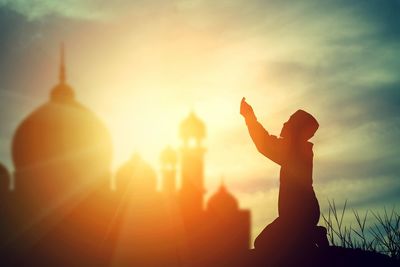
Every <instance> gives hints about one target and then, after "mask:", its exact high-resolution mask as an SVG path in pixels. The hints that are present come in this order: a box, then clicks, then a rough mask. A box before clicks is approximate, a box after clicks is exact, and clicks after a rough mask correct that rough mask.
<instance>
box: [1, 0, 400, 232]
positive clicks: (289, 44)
mask: <svg viewBox="0 0 400 267" xmlns="http://www.w3.org/2000/svg"><path fill="white" fill-rule="evenodd" d="M399 12H400V1H395V0H393V1H390V0H388V1H378V0H376V1H373V0H365V1H341V0H338V1H291V2H289V1H244V0H243V1H242V0H232V1H124V0H120V1H102V0H100V1H94V0H92V1H89V0H88V1H78V0H65V1H50V0H47V1H46V0H43V1H39V0H32V1H28V0H26V1H25V0H14V1H6V0H0V58H1V61H0V109H1V112H0V120H1V124H0V125H1V126H0V161H1V162H3V163H4V164H5V165H6V166H7V167H8V168H9V169H10V170H11V171H12V168H13V167H12V162H11V156H10V147H11V140H12V135H13V132H14V131H15V129H16V127H17V125H18V124H19V122H20V121H21V120H22V119H23V118H24V117H26V116H27V115H28V114H29V112H31V111H32V110H33V109H34V108H35V107H37V106H39V105H40V104H42V103H44V102H45V101H46V100H47V99H48V94H49V91H50V89H51V87H52V86H53V85H54V84H55V83H56V82H57V64H58V46H59V43H60V42H61V41H63V42H65V44H66V50H67V73H68V74H67V75H68V81H69V83H70V84H71V85H72V87H73V88H75V92H76V94H77V96H78V99H79V100H80V101H81V102H82V103H84V104H85V105H86V106H88V107H89V108H90V109H92V110H93V111H94V112H95V113H96V114H97V115H98V116H99V117H101V118H102V120H103V121H104V122H105V124H106V125H107V126H108V128H109V129H110V132H111V134H112V136H113V141H114V146H115V151H114V163H113V166H114V168H117V167H118V166H119V165H121V164H122V163H123V161H124V160H126V159H128V158H129V156H130V154H131V153H132V152H133V151H139V152H140V153H142V154H143V155H144V158H146V159H147V160H148V161H149V162H151V163H152V164H153V166H154V168H156V169H157V168H158V166H157V164H158V153H159V151H160V150H161V149H162V148H163V147H164V146H165V145H167V144H172V145H174V146H175V147H178V146H179V140H178V139H177V127H178V125H179V122H180V120H182V119H183V118H184V117H185V116H186V114H187V113H188V112H189V111H190V110H195V111H196V113H198V115H199V116H200V117H201V118H202V119H203V120H204V121H205V123H206V124H207V127H208V128H207V129H208V134H207V140H206V144H207V149H208V152H207V155H206V164H207V165H206V166H207V170H206V174H207V178H206V179H207V181H206V183H207V187H208V188H209V193H210V192H213V191H214V190H215V188H216V187H217V186H218V184H219V182H220V179H221V176H223V177H224V180H225V183H226V184H227V185H228V187H229V188H230V189H231V191H232V192H234V194H235V195H236V196H238V198H239V200H240V203H241V206H242V207H246V208H251V209H252V211H253V226H254V227H253V228H254V230H253V231H254V235H255V234H256V233H257V232H258V231H259V230H260V228H262V227H263V226H264V225H265V224H266V223H267V222H268V221H271V220H272V219H273V218H274V217H275V216H276V206H277V203H276V199H277V186H278V179H277V177H278V173H279V168H278V166H275V165H274V164H273V163H272V162H268V161H267V160H265V159H264V158H263V157H262V156H261V155H258V154H257V152H256V150H255V148H254V146H253V145H252V144H251V140H250V139H249V137H248V134H247V132H246V129H245V125H244V123H243V121H242V118H241V117H240V116H239V114H238V107H239V102H240V99H241V97H242V96H246V97H247V99H248V101H249V102H250V103H251V104H253V106H254V109H255V111H256V113H257V115H258V117H259V120H260V121H261V122H262V123H263V124H264V125H265V126H266V128H267V129H268V130H270V131H271V132H272V133H275V134H277V133H279V131H280V127H281V125H282V123H283V122H285V121H286V120H287V118H288V117H289V116H290V115H291V114H292V113H293V112H294V111H295V110H297V109H299V108H303V109H305V110H308V111H309V112H311V113H312V114H313V115H314V116H315V117H316V118H317V119H318V120H319V122H320V129H319V131H318V133H317V135H316V136H315V137H314V138H313V139H312V141H313V142H314V143H315V146H314V154H315V161H314V185H315V189H316V191H317V195H318V196H319V199H320V202H321V205H322V208H323V209H324V208H325V207H326V204H327V199H335V200H336V202H338V203H343V202H344V200H345V199H347V200H348V201H349V205H350V206H351V207H352V208H356V209H359V210H365V209H373V210H379V209H381V208H383V207H384V206H387V207H391V206H392V205H396V204H397V205H398V204H399V202H400V177H399V176H400V168H399V166H400V150H399V147H400V140H399V138H398V137H399V136H400V112H399V111H400V75H399V70H400V52H399V51H400V16H399V15H398V14H399ZM142 114H146V117H147V118H148V119H146V120H144V119H143V116H141V115H142ZM160 114H162V115H160ZM149 121H150V122H149ZM160 129H162V130H160ZM144 139H146V140H144Z"/></svg>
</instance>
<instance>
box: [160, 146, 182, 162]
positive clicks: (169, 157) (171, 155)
mask: <svg viewBox="0 0 400 267" xmlns="http://www.w3.org/2000/svg"><path fill="white" fill-rule="evenodd" d="M177 158H178V156H177V154H176V151H175V150H174V149H173V148H172V147H171V146H167V147H166V148H165V149H164V150H163V151H162V152H161V156H160V160H161V163H162V164H165V165H172V166H175V165H176V163H177V161H178V159H177Z"/></svg>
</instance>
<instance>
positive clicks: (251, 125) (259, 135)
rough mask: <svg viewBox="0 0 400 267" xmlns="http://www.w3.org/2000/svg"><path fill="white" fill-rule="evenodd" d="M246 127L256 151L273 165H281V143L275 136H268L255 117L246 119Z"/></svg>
mask: <svg viewBox="0 0 400 267" xmlns="http://www.w3.org/2000/svg"><path fill="white" fill-rule="evenodd" d="M246 125H247V129H248V130H249V134H250V136H251V139H253V143H254V144H255V145H256V148H257V150H258V151H259V152H260V153H261V154H263V155H264V156H266V157H267V158H269V159H270V160H272V161H274V162H275V163H278V164H281V163H282V155H283V151H282V149H283V147H282V144H281V142H282V141H281V140H280V139H278V138H277V137H276V136H273V135H270V134H269V133H268V131H267V130H265V129H264V127H263V126H262V125H261V124H260V123H259V122H258V121H257V119H256V117H255V116H254V117H247V118H246Z"/></svg>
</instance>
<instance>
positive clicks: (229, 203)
mask: <svg viewBox="0 0 400 267" xmlns="http://www.w3.org/2000/svg"><path fill="white" fill-rule="evenodd" d="M207 208H208V210H209V211H211V212H217V213H220V212H222V213H223V212H230V211H236V210H238V208H239V204H238V201H237V200H236V198H235V197H234V196H233V195H232V194H231V193H230V192H228V190H227V189H226V188H225V186H224V185H223V184H222V185H221V186H220V188H219V190H218V192H216V193H215V194H214V195H212V196H211V197H210V199H209V200H208V204H207Z"/></svg>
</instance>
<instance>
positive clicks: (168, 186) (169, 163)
mask: <svg viewBox="0 0 400 267" xmlns="http://www.w3.org/2000/svg"><path fill="white" fill-rule="evenodd" d="M160 160H161V172H162V189H163V191H164V192H165V193H167V194H174V193H175V191H176V163H177V155H176V152H175V150H174V149H172V147H170V146H168V147H166V148H165V149H164V150H163V151H162V152H161V157H160Z"/></svg>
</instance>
